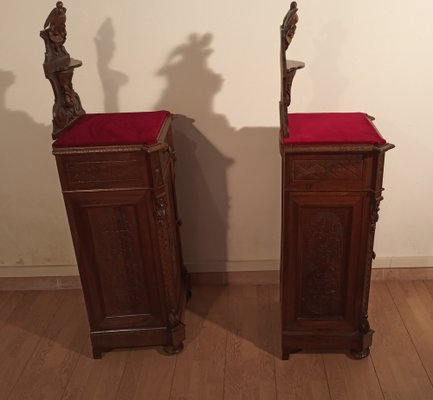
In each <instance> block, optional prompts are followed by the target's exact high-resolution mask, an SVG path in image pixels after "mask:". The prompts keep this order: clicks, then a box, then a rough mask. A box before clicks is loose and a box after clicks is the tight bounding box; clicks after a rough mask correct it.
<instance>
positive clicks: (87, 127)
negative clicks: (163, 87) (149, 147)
mask: <svg viewBox="0 0 433 400" xmlns="http://www.w3.org/2000/svg"><path fill="white" fill-rule="evenodd" d="M169 114H170V113H169V112H168V111H153V112H132V113H107V114H86V115H84V116H82V117H80V118H79V119H78V120H77V121H75V122H74V123H73V124H72V125H71V126H69V127H68V128H66V130H65V131H64V132H63V133H62V134H61V136H60V137H59V138H58V139H57V140H56V141H55V142H54V143H53V147H56V148H63V147H90V146H114V145H128V144H152V143H156V141H157V140H158V135H159V132H160V130H161V127H162V125H163V123H164V121H165V119H166V118H167V116H168V115H169Z"/></svg>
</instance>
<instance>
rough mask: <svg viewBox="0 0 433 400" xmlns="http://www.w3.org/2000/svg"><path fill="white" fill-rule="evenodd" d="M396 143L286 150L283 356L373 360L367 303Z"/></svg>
mask: <svg viewBox="0 0 433 400" xmlns="http://www.w3.org/2000/svg"><path fill="white" fill-rule="evenodd" d="M392 147H393V146H392V145H389V144H385V145H381V146H380V145H377V146H376V145H366V144H359V145H356V144H351V145H338V146H337V145H334V146H332V145H323V146H321V145H315V146H296V145H295V146H290V145H286V146H284V145H282V146H281V154H282V159H283V185H282V189H283V201H282V246H281V248H282V257H281V304H282V307H281V310H282V346H283V358H284V359H287V358H288V356H289V354H290V353H291V352H295V351H298V350H334V349H335V350H348V351H351V352H352V354H353V356H355V357H358V358H362V357H365V356H366V355H368V353H369V346H370V345H371V343H372V335H373V331H372V330H371V329H370V326H369V323H368V316H367V314H368V297H369V288H370V275H371V265H372V259H373V256H374V253H373V240H374V231H375V227H376V221H377V219H378V211H379V203H380V201H381V200H382V177H383V167H384V156H385V151H386V150H388V149H390V148H392Z"/></svg>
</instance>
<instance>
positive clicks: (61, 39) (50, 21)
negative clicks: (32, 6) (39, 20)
mask: <svg viewBox="0 0 433 400" xmlns="http://www.w3.org/2000/svg"><path fill="white" fill-rule="evenodd" d="M44 29H48V37H49V39H50V40H51V42H53V44H54V45H55V46H57V47H60V46H62V45H63V44H64V43H65V41H66V8H65V7H63V3H62V2H61V1H58V2H57V3H56V7H55V8H54V9H53V10H52V11H51V12H50V15H48V17H47V19H46V21H45V24H44Z"/></svg>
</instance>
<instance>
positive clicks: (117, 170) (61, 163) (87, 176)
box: [56, 151, 150, 191]
mask: <svg viewBox="0 0 433 400" xmlns="http://www.w3.org/2000/svg"><path fill="white" fill-rule="evenodd" d="M145 157H146V155H145V153H144V152H139V151H134V152H123V153H122V152H117V153H93V154H91V155H90V154H65V155H56V160H57V166H58V170H59V174H60V176H61V179H60V180H61V184H62V189H63V190H64V191H74V190H91V189H123V188H125V189H126V188H146V187H148V186H149V181H150V179H149V177H148V174H147V172H146V171H147V169H146V166H145V163H146V159H145Z"/></svg>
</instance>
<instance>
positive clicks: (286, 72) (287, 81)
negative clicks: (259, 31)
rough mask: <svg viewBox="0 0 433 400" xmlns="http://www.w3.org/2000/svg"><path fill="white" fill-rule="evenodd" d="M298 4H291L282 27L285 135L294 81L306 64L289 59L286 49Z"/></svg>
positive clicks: (283, 119)
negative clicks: (296, 74)
mask: <svg viewBox="0 0 433 400" xmlns="http://www.w3.org/2000/svg"><path fill="white" fill-rule="evenodd" d="M298 20H299V18H298V6H297V4H296V2H295V1H293V2H292V3H291V4H290V9H289V11H288V12H287V14H286V16H285V17H284V19H283V23H282V25H281V27H280V40H281V47H280V68H281V99H280V127H281V134H282V136H284V137H287V136H289V132H288V121H287V109H288V107H289V105H290V103H291V90H292V82H293V78H294V77H295V73H296V71H297V70H298V69H300V68H303V67H304V66H305V64H304V63H302V62H298V61H289V62H288V61H287V60H286V50H287V49H288V47H289V45H290V43H291V42H292V39H293V36H294V35H295V32H296V24H297V23H298Z"/></svg>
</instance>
